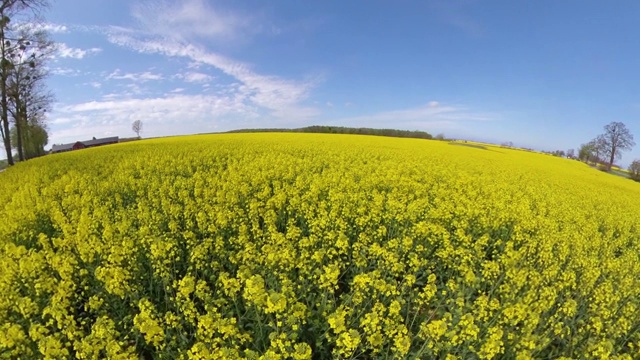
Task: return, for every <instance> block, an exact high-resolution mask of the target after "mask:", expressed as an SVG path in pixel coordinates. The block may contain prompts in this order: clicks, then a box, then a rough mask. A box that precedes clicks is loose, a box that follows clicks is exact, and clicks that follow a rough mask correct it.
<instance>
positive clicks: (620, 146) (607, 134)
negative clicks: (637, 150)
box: [600, 121, 636, 170]
mask: <svg viewBox="0 0 640 360" xmlns="http://www.w3.org/2000/svg"><path fill="white" fill-rule="evenodd" d="M600 137H601V138H602V142H603V145H604V154H605V155H606V156H607V158H608V163H607V170H611V167H612V166H613V162H614V161H615V160H616V159H618V158H620V156H621V152H622V151H624V150H631V149H632V148H633V147H634V146H635V145H636V143H635V142H634V141H633V134H631V132H630V131H629V129H627V127H626V126H625V124H624V123H621V122H616V121H614V122H612V123H610V124H608V125H606V126H605V127H604V134H602V135H600Z"/></svg>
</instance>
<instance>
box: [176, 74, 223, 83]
mask: <svg viewBox="0 0 640 360" xmlns="http://www.w3.org/2000/svg"><path fill="white" fill-rule="evenodd" d="M176 77H177V78H180V79H183V80H184V81H186V82H189V83H206V82H209V81H211V80H213V79H214V77H213V76H211V75H209V74H205V73H201V72H193V71H192V72H187V73H184V74H178V75H176Z"/></svg>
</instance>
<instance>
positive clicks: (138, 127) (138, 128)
mask: <svg viewBox="0 0 640 360" xmlns="http://www.w3.org/2000/svg"><path fill="white" fill-rule="evenodd" d="M131 129H132V130H133V132H134V133H136V135H138V138H140V133H141V132H142V120H136V121H134V122H133V124H131Z"/></svg>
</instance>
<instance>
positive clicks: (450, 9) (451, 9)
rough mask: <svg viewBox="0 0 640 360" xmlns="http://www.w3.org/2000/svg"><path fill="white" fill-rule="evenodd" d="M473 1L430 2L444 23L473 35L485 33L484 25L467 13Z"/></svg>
mask: <svg viewBox="0 0 640 360" xmlns="http://www.w3.org/2000/svg"><path fill="white" fill-rule="evenodd" d="M474 2H475V1H468V0H438V1H434V2H432V3H431V5H432V8H433V9H434V11H435V12H436V14H437V15H438V17H439V18H440V19H441V20H442V21H443V22H445V23H447V24H449V25H451V26H453V27H455V28H458V29H459V30H461V31H463V32H465V33H466V34H468V35H470V36H474V37H478V36H482V35H484V33H485V29H484V27H483V26H482V25H481V24H480V23H479V22H478V21H477V20H475V19H474V18H473V17H472V16H470V15H469V11H468V9H469V7H470V6H471V5H473V3H474Z"/></svg>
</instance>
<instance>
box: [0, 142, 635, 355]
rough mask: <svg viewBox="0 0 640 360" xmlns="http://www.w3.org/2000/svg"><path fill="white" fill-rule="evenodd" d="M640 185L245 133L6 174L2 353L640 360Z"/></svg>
mask: <svg viewBox="0 0 640 360" xmlns="http://www.w3.org/2000/svg"><path fill="white" fill-rule="evenodd" d="M638 199H640V186H639V185H638V184H637V183H633V182H631V181H628V180H626V179H623V178H618V177H615V176H611V175H608V174H604V173H601V172H598V171H594V170H591V169H590V168H588V167H587V166H586V165H584V164H581V163H579V162H575V161H570V160H566V159H559V158H555V157H550V156H545V155H541V154H535V153H530V152H521V151H517V150H512V149H502V148H498V147H486V148H485V149H481V148H478V147H468V146H463V144H460V143H457V144H449V143H446V142H437V141H426V140H418V139H392V138H379V137H366V136H345V135H310V134H275V133H269V134H233V135H231V134H227V135H206V136H204V135H203V136H192V137H176V138H164V139H155V140H147V141H140V142H132V143H127V144H119V145H113V146H109V147H103V148H95V149H87V150H83V151H79V152H70V153H65V154H59V155H52V156H47V157H44V158H40V159H34V160H31V161H29V162H25V163H20V164H18V165H16V166H15V167H13V168H10V169H8V170H7V171H5V172H3V173H1V174H0V204H2V206H1V207H0V219H1V221H0V358H49V359H57V358H74V357H75V358H80V359H101V358H114V359H137V358H165V359H256V360H257V359H297V360H303V359H312V358H318V359H320V358H322V359H324V358H336V359H391V358H394V359H402V358H407V359H430V358H441V359H476V358H478V359H497V358H506V359H534V358H545V359H546V358H558V359H560V358H562V359H570V358H580V359H634V358H638V354H640V216H639V215H638V214H640V201H638Z"/></svg>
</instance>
